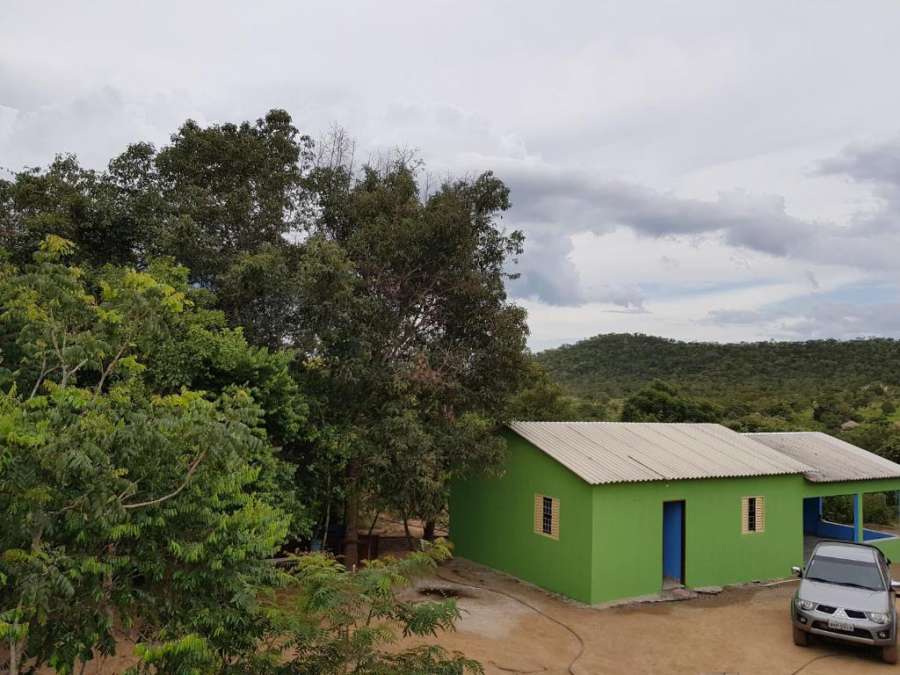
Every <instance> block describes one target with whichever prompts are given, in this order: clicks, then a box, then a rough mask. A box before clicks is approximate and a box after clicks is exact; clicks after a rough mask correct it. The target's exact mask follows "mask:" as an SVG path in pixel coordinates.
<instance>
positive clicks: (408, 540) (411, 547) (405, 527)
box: [403, 513, 416, 551]
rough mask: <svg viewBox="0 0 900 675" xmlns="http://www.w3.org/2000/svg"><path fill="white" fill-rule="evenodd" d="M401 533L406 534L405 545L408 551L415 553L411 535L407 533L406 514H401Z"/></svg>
mask: <svg viewBox="0 0 900 675" xmlns="http://www.w3.org/2000/svg"><path fill="white" fill-rule="evenodd" d="M403 531H404V532H406V545H407V546H408V547H409V550H410V551H415V550H416V547H415V546H413V538H412V534H410V532H409V519H408V518H407V517H406V514H405V513H404V514H403Z"/></svg>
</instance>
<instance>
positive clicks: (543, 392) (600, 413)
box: [509, 360, 609, 422]
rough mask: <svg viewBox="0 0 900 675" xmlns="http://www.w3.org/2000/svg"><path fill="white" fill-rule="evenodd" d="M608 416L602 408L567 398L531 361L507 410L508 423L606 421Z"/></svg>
mask: <svg viewBox="0 0 900 675" xmlns="http://www.w3.org/2000/svg"><path fill="white" fill-rule="evenodd" d="M608 415H609V412H608V411H607V410H606V407H605V406H604V405H603V404H601V403H599V402H597V401H593V400H589V399H582V398H578V397H576V396H571V395H569V394H567V393H566V391H565V390H564V389H563V388H562V386H561V385H559V384H557V383H556V382H554V381H553V380H552V379H551V377H550V375H549V374H548V373H547V371H546V370H545V369H544V368H543V367H542V366H541V365H540V364H539V363H538V362H537V361H534V360H531V361H529V364H528V375H527V377H526V380H525V384H524V386H523V387H522V388H521V389H520V390H519V391H518V392H516V394H515V396H514V397H513V398H512V400H511V401H510V410H509V417H510V419H515V420H531V421H547V422H564V421H582V422H588V421H594V420H606V419H609V417H608Z"/></svg>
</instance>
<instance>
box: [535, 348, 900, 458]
mask: <svg viewBox="0 0 900 675" xmlns="http://www.w3.org/2000/svg"><path fill="white" fill-rule="evenodd" d="M535 358H536V360H537V361H538V363H539V364H540V365H541V366H542V367H543V368H545V369H546V371H547V372H548V373H549V376H550V378H552V380H553V381H555V382H558V383H559V385H560V386H561V387H562V388H563V391H564V392H566V394H568V395H572V396H581V397H598V398H601V399H604V397H609V402H608V403H607V407H608V408H610V410H611V414H612V410H613V409H614V407H615V404H616V402H617V401H619V400H622V401H623V403H622V419H625V420H639V419H641V420H662V419H667V420H673V421H674V420H681V421H717V422H721V423H722V424H725V425H727V426H729V427H731V428H733V429H735V430H737V431H742V432H750V431H796V430H821V431H826V432H828V433H831V434H835V435H839V436H842V437H844V438H846V439H847V440H848V441H850V442H851V443H855V444H857V445H860V446H861V447H863V448H865V449H867V450H871V451H873V452H882V449H881V448H882V447H883V446H884V447H885V450H884V452H886V453H887V452H889V447H892V446H891V444H892V443H895V441H893V440H891V439H893V438H895V437H896V436H897V435H898V434H900V429H898V428H897V427H896V426H894V422H895V420H894V419H893V414H894V413H892V412H890V411H891V409H892V406H893V403H892V400H893V399H894V398H895V397H896V392H897V389H898V387H900V369H898V368H900V366H898V364H900V342H898V341H896V340H890V339H880V338H879V339H870V340H854V341H850V342H839V341H836V340H821V341H810V342H759V343H742V344H716V343H700V342H678V341H675V340H666V339H663V338H656V337H650V336H646V335H627V334H622V335H598V336H596V337H594V338H590V339H588V340H582V341H581V342H579V343H577V344H574V345H567V346H564V347H560V348H558V349H551V350H547V351H545V352H542V353H540V354H538V355H536V357H535ZM654 380H660V381H665V382H667V383H670V384H669V385H666V386H665V387H664V388H663V389H666V388H668V387H671V386H675V387H676V388H677V393H672V392H666V391H664V390H661V389H659V387H658V386H654V385H652V384H650V383H652V382H653V381H654ZM886 411H887V412H886ZM848 421H853V422H854V423H856V424H858V426H856V427H855V428H849V427H852V426H853V425H848V428H846V429H845V428H842V427H843V425H844V424H845V423H846V422H848ZM896 442H897V443H900V441H896Z"/></svg>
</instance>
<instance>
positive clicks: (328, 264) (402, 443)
mask: <svg viewBox="0 0 900 675" xmlns="http://www.w3.org/2000/svg"><path fill="white" fill-rule="evenodd" d="M310 185H311V189H312V191H313V192H314V193H316V194H317V195H319V202H320V205H321V214H320V216H319V217H318V218H317V219H316V220H315V221H314V224H313V227H312V229H311V232H310V239H309V240H308V242H307V243H306V253H305V255H304V259H303V262H302V264H301V277H300V283H301V287H302V291H301V295H300V298H301V303H300V304H301V308H302V310H301V311H302V312H303V322H302V325H303V328H304V332H303V333H302V334H300V335H299V339H300V343H299V344H300V345H301V348H303V349H304V351H306V352H307V353H310V354H315V355H316V357H317V358H320V359H321V364H322V368H321V369H320V370H319V371H318V373H319V374H320V375H321V376H322V380H321V382H322V391H323V392H325V395H326V396H327V399H328V400H329V401H330V402H331V405H330V406H329V409H328V410H327V413H328V414H329V418H330V420H331V421H332V423H333V424H334V425H335V426H339V427H341V428H343V429H344V430H345V437H346V438H347V439H348V443H347V450H348V453H349V454H348V461H347V469H346V476H345V480H344V484H345V485H346V486H347V499H346V500H345V501H346V509H345V524H346V527H347V533H348V537H347V540H346V548H345V556H346V558H345V560H346V562H347V564H348V565H352V564H353V562H354V561H355V559H356V541H355V536H356V527H357V524H358V521H357V518H358V512H359V498H360V496H361V495H362V494H363V493H364V492H371V493H374V494H376V495H381V496H383V497H384V499H383V500H382V501H386V502H390V501H396V500H397V499H402V500H403V501H410V502H415V504H416V506H415V507H413V506H410V507H409V508H410V509H413V508H414V509H415V513H416V515H420V516H423V517H425V518H426V519H431V518H433V517H434V516H435V515H436V514H435V510H436V507H437V505H438V504H439V503H440V502H441V501H442V499H441V497H440V494H441V493H442V491H443V490H444V489H445V486H446V484H447V481H448V479H449V478H450V477H451V476H452V475H454V474H456V473H459V472H463V471H467V470H472V469H475V468H479V467H483V466H487V465H491V464H493V463H496V461H497V459H498V458H499V457H500V456H501V453H502V450H503V446H502V444H501V443H499V442H498V441H497V440H496V439H495V438H494V437H493V435H492V431H493V429H494V427H495V425H496V422H497V420H500V419H503V418H504V416H505V412H506V405H507V401H508V399H509V397H510V396H511V395H512V393H513V392H515V391H516V390H517V389H518V387H519V383H520V381H521V379H522V377H523V374H524V368H525V363H526V357H525V351H524V350H525V334H526V327H525V313H524V311H523V310H522V309H521V308H519V307H517V306H516V305H514V304H513V303H511V302H509V301H508V299H507V297H506V292H505V288H504V281H505V279H506V278H507V276H508V274H507V272H506V264H507V261H508V259H509V258H511V257H515V256H516V255H518V253H519V252H520V251H521V246H522V236H521V234H520V233H518V232H511V233H504V232H503V231H502V230H501V229H500V228H499V226H498V223H497V219H498V218H499V215H500V214H501V213H502V212H503V211H504V210H506V209H507V208H508V206H509V200H508V190H507V188H506V186H504V185H503V183H502V182H501V181H500V180H498V179H497V178H496V177H494V176H493V175H491V174H483V175H481V176H479V177H477V178H476V179H474V180H471V181H455V182H448V183H446V184H444V185H442V186H441V187H440V188H439V189H438V190H437V191H436V192H434V193H433V194H430V195H422V194H421V192H420V188H419V184H418V182H417V174H416V170H415V168H414V167H412V166H410V164H409V163H408V162H405V161H403V160H402V159H401V160H398V161H395V162H390V163H388V164H386V165H385V166H383V167H381V168H378V169H376V168H372V167H366V168H365V169H364V171H363V173H362V174H361V175H360V176H359V177H358V178H354V177H353V175H351V173H350V172H349V171H348V170H347V169H346V168H344V167H340V166H338V167H319V168H317V169H315V170H314V171H313V172H312V174H311V177H310ZM400 473H402V474H404V475H411V476H416V477H418V478H417V479H416V480H411V481H410V482H409V483H408V486H409V488H410V490H415V491H420V493H419V496H416V497H414V498H410V494H409V493H407V494H406V495H401V494H398V493H397V491H396V490H395V489H394V488H395V481H393V480H392V479H393V477H394V476H397V475H398V474H400ZM385 484H389V485H390V486H391V489H390V490H385V489H384V485H385ZM400 489H401V490H402V489H403V487H402V486H400ZM425 493H427V494H428V495H429V496H428V497H427V498H426V497H425Z"/></svg>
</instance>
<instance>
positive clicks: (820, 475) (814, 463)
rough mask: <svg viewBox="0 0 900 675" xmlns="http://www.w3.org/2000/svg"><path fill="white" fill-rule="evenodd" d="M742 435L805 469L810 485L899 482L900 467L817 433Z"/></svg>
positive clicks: (795, 432)
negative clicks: (807, 467)
mask: <svg viewBox="0 0 900 675" xmlns="http://www.w3.org/2000/svg"><path fill="white" fill-rule="evenodd" d="M744 435H745V436H749V437H750V438H752V439H753V440H755V441H758V442H759V443H763V444H765V445H767V446H768V447H770V448H772V449H773V450H777V451H778V452H780V453H783V454H784V455H787V456H788V457H792V458H794V459H796V460H797V461H798V462H802V463H803V464H806V465H808V466H809V467H810V470H809V471H807V472H806V473H805V475H806V479H807V480H809V481H811V482H813V483H833V482H836V481H847V480H870V479H873V478H900V464H894V462H892V461H890V460H887V459H885V458H884V457H879V456H878V455H876V454H875V453H873V452H868V451H867V450H863V449H862V448H859V447H857V446H855V445H852V444H850V443H847V442H846V441H842V440H841V439H839V438H835V437H834V436H829V435H828V434H823V433H821V432H818V431H789V432H777V433H753V434H744Z"/></svg>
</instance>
